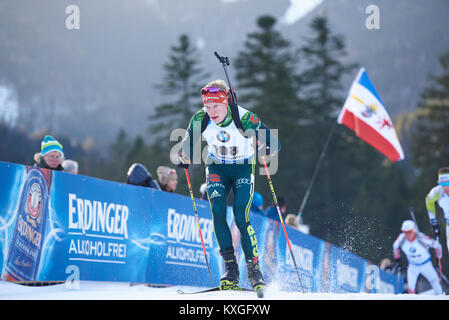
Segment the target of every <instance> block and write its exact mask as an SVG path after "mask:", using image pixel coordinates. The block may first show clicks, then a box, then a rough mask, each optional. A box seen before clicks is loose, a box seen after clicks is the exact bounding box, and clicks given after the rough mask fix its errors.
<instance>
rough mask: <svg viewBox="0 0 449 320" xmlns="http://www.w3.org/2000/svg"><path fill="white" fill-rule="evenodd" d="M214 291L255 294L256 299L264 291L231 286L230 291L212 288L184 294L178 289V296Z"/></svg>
mask: <svg viewBox="0 0 449 320" xmlns="http://www.w3.org/2000/svg"><path fill="white" fill-rule="evenodd" d="M215 291H237V292H255V293H256V294H257V297H259V298H263V296H264V291H263V288H260V289H258V290H254V289H247V288H243V287H239V286H233V287H232V289H223V288H222V287H220V286H219V287H213V288H209V289H204V290H198V291H191V292H185V291H183V290H181V289H178V293H179V294H200V293H208V292H215Z"/></svg>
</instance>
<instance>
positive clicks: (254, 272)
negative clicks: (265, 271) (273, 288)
mask: <svg viewBox="0 0 449 320" xmlns="http://www.w3.org/2000/svg"><path fill="white" fill-rule="evenodd" d="M246 268H247V270H248V279H249V282H250V283H251V285H252V286H253V288H254V291H256V293H257V297H259V298H263V295H264V291H265V281H264V279H263V275H262V272H261V271H260V267H259V261H258V258H257V257H252V258H247V259H246Z"/></svg>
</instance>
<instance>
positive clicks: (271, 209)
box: [265, 197, 287, 222]
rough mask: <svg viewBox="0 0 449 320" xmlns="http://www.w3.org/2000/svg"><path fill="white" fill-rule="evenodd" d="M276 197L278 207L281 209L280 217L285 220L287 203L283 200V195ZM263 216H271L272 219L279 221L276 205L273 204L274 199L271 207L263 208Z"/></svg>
mask: <svg viewBox="0 0 449 320" xmlns="http://www.w3.org/2000/svg"><path fill="white" fill-rule="evenodd" d="M277 199H278V204H279V209H281V214H282V219H283V220H285V215H286V212H287V204H286V202H285V199H284V197H278V198H277ZM265 216H266V217H267V218H271V219H273V220H276V221H279V222H280V220H279V214H278V211H277V209H276V205H275V203H274V201H273V203H272V204H271V207H268V208H267V209H266V210H265Z"/></svg>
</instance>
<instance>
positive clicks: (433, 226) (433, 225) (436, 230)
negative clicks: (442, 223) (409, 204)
mask: <svg viewBox="0 0 449 320" xmlns="http://www.w3.org/2000/svg"><path fill="white" fill-rule="evenodd" d="M432 228H433V233H434V234H435V237H439V236H440V229H439V228H438V224H432Z"/></svg>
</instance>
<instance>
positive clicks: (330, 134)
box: [298, 121, 337, 221]
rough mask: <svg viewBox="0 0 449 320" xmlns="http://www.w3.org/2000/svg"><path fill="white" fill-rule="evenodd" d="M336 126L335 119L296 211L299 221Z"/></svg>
mask: <svg viewBox="0 0 449 320" xmlns="http://www.w3.org/2000/svg"><path fill="white" fill-rule="evenodd" d="M336 126H337V121H335V122H334V125H333V126H332V129H331V131H330V132H329V135H328V136H327V140H326V143H325V144H324V147H323V150H322V151H321V155H320V158H319V159H318V163H317V164H316V167H315V171H314V172H313V175H312V179H311V180H310V182H309V186H308V187H307V190H306V193H305V195H304V197H303V199H302V202H301V207H300V208H299V211H298V217H299V221H301V217H302V213H303V211H304V207H305V206H306V203H307V200H308V199H309V195H310V190H311V189H312V185H313V183H314V182H315V178H316V176H317V174H318V170H319V168H320V166H321V162H322V161H323V159H324V157H325V155H326V150H327V147H328V146H329V142H330V141H331V138H332V136H333V134H334V131H335V127H336Z"/></svg>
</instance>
